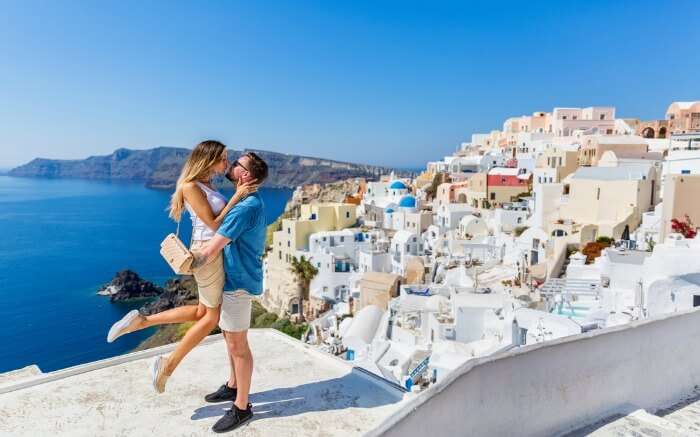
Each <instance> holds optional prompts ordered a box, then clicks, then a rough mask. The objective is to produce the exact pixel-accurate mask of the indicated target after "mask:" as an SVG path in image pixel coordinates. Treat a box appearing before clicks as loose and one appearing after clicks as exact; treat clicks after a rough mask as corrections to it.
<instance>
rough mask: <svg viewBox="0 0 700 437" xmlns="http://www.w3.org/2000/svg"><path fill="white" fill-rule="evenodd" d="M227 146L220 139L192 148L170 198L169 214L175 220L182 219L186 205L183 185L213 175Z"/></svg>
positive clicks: (203, 142) (204, 142)
mask: <svg viewBox="0 0 700 437" xmlns="http://www.w3.org/2000/svg"><path fill="white" fill-rule="evenodd" d="M225 150H226V146H225V145H223V144H222V143H220V142H218V141H211V140H210V141H202V142H201V143H199V144H197V146H196V147H195V148H194V150H192V153H190V156H188V157H187V161H186V162H185V165H184V166H183V167H182V171H181V172H180V177H179V178H178V179H177V184H176V185H175V192H174V193H173V195H172V197H171V198H170V208H169V211H170V212H169V214H168V215H169V216H170V218H172V219H173V220H175V221H180V217H181V216H182V210H183V209H184V207H185V196H184V195H183V194H182V187H183V186H184V185H185V184H186V183H188V182H193V181H197V180H201V179H204V178H209V177H211V173H212V171H211V170H212V167H214V166H215V165H216V164H217V163H218V162H219V161H221V159H222V158H223V155H224V152H225Z"/></svg>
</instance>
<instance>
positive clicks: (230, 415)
mask: <svg viewBox="0 0 700 437" xmlns="http://www.w3.org/2000/svg"><path fill="white" fill-rule="evenodd" d="M252 418H253V406H252V405H250V404H248V408H247V409H245V410H241V409H240V408H238V407H237V406H236V405H235V404H234V405H233V406H231V409H230V410H227V411H226V414H224V417H222V418H221V419H219V420H218V422H216V423H215V424H214V426H212V427H211V430H212V431H214V432H228V431H233V430H234V429H236V428H238V427H239V426H241V425H243V424H244V423H246V422H247V421H249V420H250V419H252Z"/></svg>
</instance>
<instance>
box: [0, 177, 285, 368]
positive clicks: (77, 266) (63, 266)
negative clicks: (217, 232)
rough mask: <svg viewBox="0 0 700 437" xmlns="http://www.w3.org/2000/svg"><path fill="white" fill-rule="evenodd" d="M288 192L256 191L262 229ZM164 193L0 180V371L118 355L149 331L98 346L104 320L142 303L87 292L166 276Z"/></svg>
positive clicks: (170, 226)
mask: <svg viewBox="0 0 700 437" xmlns="http://www.w3.org/2000/svg"><path fill="white" fill-rule="evenodd" d="M291 193H292V192H291V190H284V189H265V188H263V189H261V194H262V196H263V199H264V200H265V209H266V214H267V221H268V223H271V222H272V221H274V220H275V219H276V218H277V217H278V216H279V214H281V213H282V211H283V210H284V206H285V204H286V202H287V200H288V199H289V198H290V196H291ZM170 194H171V193H170V191H161V190H152V189H149V188H145V187H144V186H143V185H142V184H136V183H109V182H97V181H85V180H67V179H33V178H14V177H9V176H0V230H1V231H2V235H3V236H2V239H0V299H2V300H1V301H0V321H1V322H0V323H1V324H2V325H1V326H0V372H3V371H8V370H13V369H17V368H20V367H23V366H26V365H29V364H37V365H38V366H39V367H40V368H41V369H42V370H43V371H45V372H46V371H52V370H56V369H61V368H65V367H69V366H74V365H76V364H81V363H85V362H88V361H94V360H99V359H103V358H107V357H111V356H114V355H119V354H123V353H125V352H128V351H130V350H132V349H133V348H135V347H136V346H137V345H138V344H139V343H140V342H141V341H143V340H144V339H145V338H146V337H148V336H149V335H150V334H152V333H153V330H145V331H142V332H138V333H132V334H129V335H125V336H123V337H120V338H119V339H117V340H116V341H115V342H114V343H111V344H109V343H107V342H106V341H105V337H106V336H107V330H108V329H109V327H110V326H111V325H112V323H114V322H115V321H116V320H118V319H119V318H121V317H122V316H123V315H124V314H125V313H126V312H127V311H129V310H130V309H132V308H138V307H140V306H141V305H142V304H143V303H144V302H143V301H141V302H135V303H129V304H127V303H110V302H109V298H108V297H104V296H98V295H96V292H97V290H98V289H99V287H100V286H101V285H103V284H105V283H107V282H109V281H110V280H111V279H112V278H113V277H114V274H115V273H116V272H117V271H119V270H122V269H126V268H128V269H132V270H134V271H136V272H137V273H138V274H139V275H141V277H143V278H145V279H148V280H150V281H153V282H156V283H158V284H160V285H162V284H163V283H164V282H165V281H166V280H167V279H168V278H170V277H173V276H174V275H173V274H172V271H171V270H170V268H169V267H168V265H167V264H166V263H165V261H163V260H162V258H161V256H160V253H159V249H160V242H161V240H162V239H163V237H164V236H165V235H167V234H168V233H169V232H173V231H174V230H175V224H174V223H173V222H172V221H170V219H168V216H167V212H166V211H165V209H166V207H167V205H168V200H169V197H170ZM224 194H225V195H226V196H227V197H229V196H230V195H231V194H232V192H231V191H229V192H226V191H224ZM183 218H184V221H183V225H184V226H182V231H184V232H181V238H182V240H183V241H189V234H190V229H191V226H189V224H190V222H189V217H188V216H187V215H185V216H183Z"/></svg>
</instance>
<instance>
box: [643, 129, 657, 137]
mask: <svg viewBox="0 0 700 437" xmlns="http://www.w3.org/2000/svg"><path fill="white" fill-rule="evenodd" d="M642 136H643V137H644V138H654V128H652V127H645V128H644V130H642Z"/></svg>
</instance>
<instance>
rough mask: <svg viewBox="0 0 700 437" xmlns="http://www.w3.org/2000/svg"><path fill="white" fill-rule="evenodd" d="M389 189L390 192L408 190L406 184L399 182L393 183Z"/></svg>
mask: <svg viewBox="0 0 700 437" xmlns="http://www.w3.org/2000/svg"><path fill="white" fill-rule="evenodd" d="M389 189H391V190H407V189H408V188H407V187H406V184H404V183H403V182H401V181H394V182H392V183H391V185H389Z"/></svg>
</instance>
